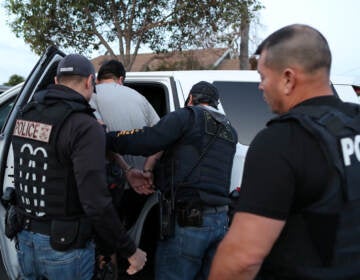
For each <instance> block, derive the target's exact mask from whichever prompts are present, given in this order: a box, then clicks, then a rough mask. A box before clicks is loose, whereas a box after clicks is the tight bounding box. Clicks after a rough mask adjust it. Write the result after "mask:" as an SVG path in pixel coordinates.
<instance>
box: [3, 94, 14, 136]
mask: <svg viewBox="0 0 360 280" xmlns="http://www.w3.org/2000/svg"><path fill="white" fill-rule="evenodd" d="M16 97H17V95H15V96H12V97H11V98H9V99H8V100H6V101H5V102H4V103H2V104H1V105H0V128H1V131H2V129H3V127H4V124H5V121H6V119H7V116H8V115H9V113H10V111H11V109H12V107H14V104H15V100H16Z"/></svg>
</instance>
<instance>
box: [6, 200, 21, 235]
mask: <svg viewBox="0 0 360 280" xmlns="http://www.w3.org/2000/svg"><path fill="white" fill-rule="evenodd" d="M23 224H24V223H23V216H22V214H21V213H20V212H18V211H17V209H16V206H15V205H9V207H8V208H7V209H6V213H5V235H6V237H7V238H9V239H13V238H14V237H15V236H16V235H17V234H18V233H19V232H20V231H22V229H23Z"/></svg>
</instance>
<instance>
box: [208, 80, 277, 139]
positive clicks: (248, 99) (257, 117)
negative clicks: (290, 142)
mask: <svg viewBox="0 0 360 280" xmlns="http://www.w3.org/2000/svg"><path fill="white" fill-rule="evenodd" d="M214 85H215V86H216V87H217V88H218V90H219V93H220V100H221V104H222V106H223V108H224V111H225V113H226V115H227V117H228V118H229V119H230V121H231V123H232V125H233V126H234V127H235V129H236V131H237V133H238V137H239V142H240V143H241V144H244V145H249V144H250V142H251V141H252V140H253V138H254V137H255V135H256V134H257V133H258V132H259V131H260V130H261V129H263V128H264V127H265V125H266V122H267V121H268V120H270V119H271V118H273V117H274V116H275V114H273V113H271V111H270V109H269V108H268V105H267V104H266V102H265V101H264V99H263V93H262V92H261V91H260V90H259V89H258V86H259V83H255V82H223V81H222V82H220V81H218V82H217V81H215V82H214Z"/></svg>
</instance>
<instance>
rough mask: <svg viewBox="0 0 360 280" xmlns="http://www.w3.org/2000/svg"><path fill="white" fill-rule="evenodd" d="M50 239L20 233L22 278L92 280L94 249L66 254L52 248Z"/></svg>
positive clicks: (29, 279)
mask: <svg viewBox="0 0 360 280" xmlns="http://www.w3.org/2000/svg"><path fill="white" fill-rule="evenodd" d="M49 239H50V237H49V236H48V235H43V234H39V233H33V232H30V231H27V230H23V231H22V232H20V233H19V234H18V242H19V248H18V252H17V253H18V260H19V264H20V268H21V271H22V278H21V279H26V280H39V279H43V277H45V278H46V279H49V280H72V279H73V280H78V279H81V280H83V279H84V280H90V279H91V278H92V277H93V274H94V265H95V246H94V243H93V242H88V244H87V246H86V247H85V248H82V249H71V250H68V251H65V252H60V251H55V250H54V249H52V248H51V246H50V242H49Z"/></svg>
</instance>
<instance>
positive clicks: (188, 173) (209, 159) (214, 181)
mask: <svg viewBox="0 0 360 280" xmlns="http://www.w3.org/2000/svg"><path fill="white" fill-rule="evenodd" d="M186 108H187V109H188V110H191V112H192V114H193V116H194V118H193V123H191V124H189V129H188V130H187V132H186V134H185V135H184V136H183V137H182V138H181V139H180V140H179V141H178V143H177V144H176V145H175V146H174V147H173V148H171V149H169V150H167V151H166V152H165V154H164V161H165V164H164V168H165V178H168V180H172V182H169V181H168V184H167V185H171V184H172V185H173V186H174V188H175V189H176V192H177V193H182V192H184V190H185V189H187V190H191V191H194V190H195V191H196V192H197V193H198V194H199V195H200V198H201V200H202V201H203V202H204V203H205V204H207V205H225V204H227V203H228V196H229V188H230V179H231V178H230V177H231V168H232V163H233V157H234V154H235V151H236V143H237V134H236V132H235V130H234V128H233V127H232V126H231V124H230V122H229V121H228V120H227V119H225V118H224V116H222V118H223V120H222V121H220V120H219V118H217V117H216V114H219V113H216V112H213V111H211V110H206V109H204V108H202V107H201V106H191V107H186Z"/></svg>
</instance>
